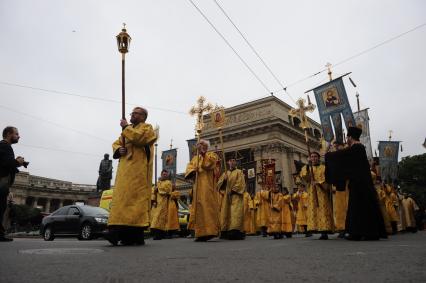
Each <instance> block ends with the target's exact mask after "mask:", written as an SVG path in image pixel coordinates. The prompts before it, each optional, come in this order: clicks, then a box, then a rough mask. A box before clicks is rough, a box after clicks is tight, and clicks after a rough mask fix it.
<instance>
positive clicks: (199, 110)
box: [189, 96, 213, 138]
mask: <svg viewBox="0 0 426 283" xmlns="http://www.w3.org/2000/svg"><path fill="white" fill-rule="evenodd" d="M204 102H206V99H205V98H204V97H203V96H200V97H199V98H198V100H197V105H198V107H196V106H192V107H191V110H189V114H190V115H191V116H195V115H197V122H196V125H195V132H196V135H197V137H198V138H200V136H201V132H202V130H203V127H204V121H203V114H204V112H210V111H211V110H212V109H213V105H212V104H211V103H207V104H204Z"/></svg>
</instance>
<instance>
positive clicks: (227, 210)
mask: <svg viewBox="0 0 426 283" xmlns="http://www.w3.org/2000/svg"><path fill="white" fill-rule="evenodd" d="M236 165H237V161H236V160H235V158H231V159H229V161H228V166H229V167H228V170H227V171H226V172H224V173H223V174H222V176H220V178H219V181H218V183H217V188H218V189H219V190H220V191H222V192H223V199H222V206H221V209H220V226H221V238H225V239H229V240H242V239H244V192H245V190H246V182H245V178H244V174H243V171H241V170H240V169H237V168H236Z"/></svg>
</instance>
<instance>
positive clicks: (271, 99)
mask: <svg viewBox="0 0 426 283" xmlns="http://www.w3.org/2000/svg"><path fill="white" fill-rule="evenodd" d="M291 109H292V108H291V107H290V106H289V105H288V104H286V103H285V102H283V101H282V100H280V99H278V98H277V97H275V96H268V97H265V98H262V99H259V100H255V101H251V102H248V103H244V104H241V105H237V106H234V107H230V108H226V109H225V116H226V119H225V125H224V126H223V128H222V133H223V134H222V135H223V143H224V144H223V147H224V152H225V155H226V158H228V156H234V157H236V158H237V160H238V161H239V165H240V167H241V168H243V169H247V168H250V167H252V168H255V172H253V171H251V172H250V174H248V175H249V176H248V179H247V190H248V191H249V192H255V191H258V190H260V188H261V186H262V185H261V183H262V180H259V173H260V172H261V171H262V160H268V159H269V160H271V159H273V160H275V171H276V172H275V177H276V182H277V183H280V184H282V186H283V187H287V188H288V189H289V190H290V191H291V190H292V189H293V188H294V181H293V177H292V173H294V172H295V170H296V169H295V165H294V161H299V162H303V163H306V162H307V157H308V150H307V146H306V142H305V135H304V130H303V129H302V128H301V127H300V120H299V119H298V118H295V117H291V116H290V115H289V111H290V110H291ZM309 122H310V125H311V128H309V129H308V140H309V144H310V147H311V150H316V151H319V150H320V146H321V142H320V141H321V125H320V124H319V123H317V122H315V121H313V120H312V119H309ZM204 123H205V127H204V130H203V133H202V138H203V139H207V140H209V141H210V144H211V147H212V148H211V149H213V150H217V149H220V148H221V145H220V137H219V131H218V129H216V128H215V127H214V126H213V122H212V121H211V116H210V115H206V116H204Z"/></svg>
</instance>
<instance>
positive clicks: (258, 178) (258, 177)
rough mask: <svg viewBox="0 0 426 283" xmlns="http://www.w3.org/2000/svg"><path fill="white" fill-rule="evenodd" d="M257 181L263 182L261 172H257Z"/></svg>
mask: <svg viewBox="0 0 426 283" xmlns="http://www.w3.org/2000/svg"><path fill="white" fill-rule="evenodd" d="M257 183H258V184H263V174H262V173H257Z"/></svg>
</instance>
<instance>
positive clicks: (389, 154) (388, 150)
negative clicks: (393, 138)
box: [383, 145, 394, 158]
mask: <svg viewBox="0 0 426 283" xmlns="http://www.w3.org/2000/svg"><path fill="white" fill-rule="evenodd" d="M383 154H384V156H385V157H388V158H389V157H392V156H393V154H394V150H393V148H392V146H390V145H387V146H385V148H384V149H383Z"/></svg>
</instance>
